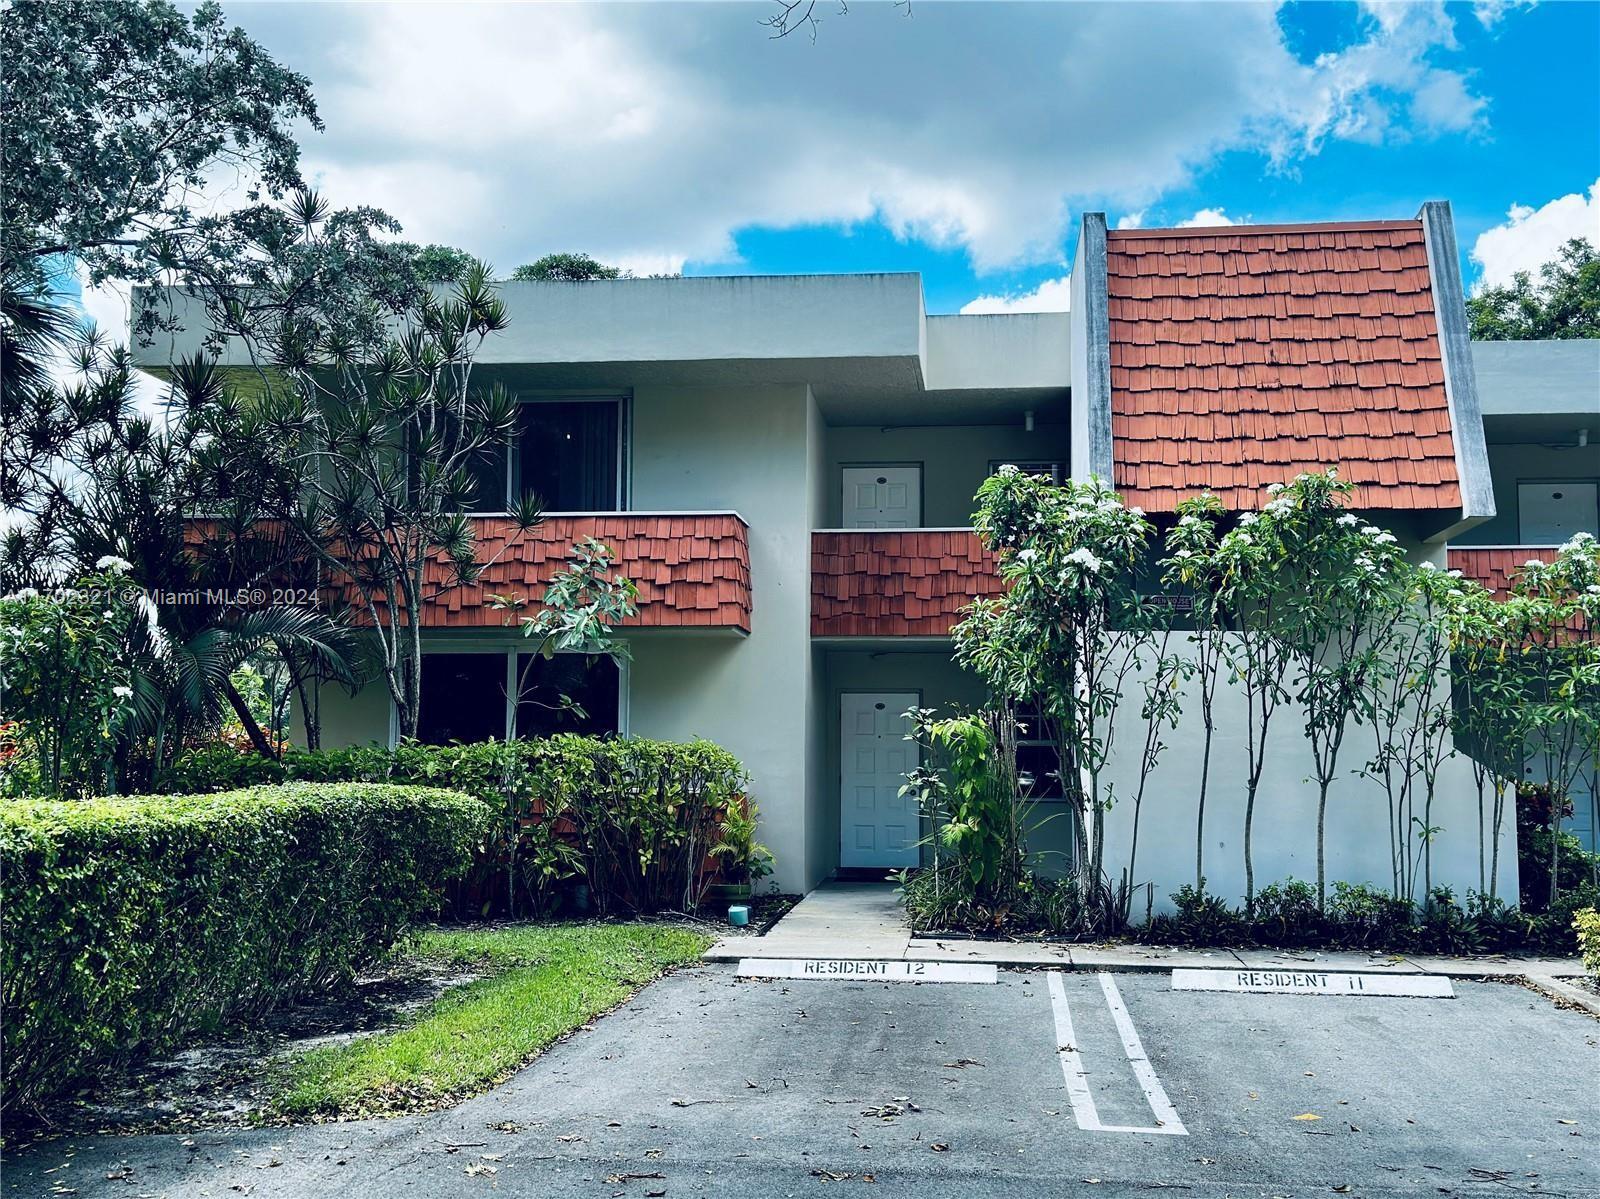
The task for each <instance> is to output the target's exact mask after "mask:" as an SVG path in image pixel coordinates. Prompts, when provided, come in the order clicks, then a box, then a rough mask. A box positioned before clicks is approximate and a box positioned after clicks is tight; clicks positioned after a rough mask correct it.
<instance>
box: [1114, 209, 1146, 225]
mask: <svg viewBox="0 0 1600 1199" xmlns="http://www.w3.org/2000/svg"><path fill="white" fill-rule="evenodd" d="M1143 224H1144V209H1142V208H1141V209H1139V211H1138V212H1125V213H1123V214H1122V215H1121V216H1119V217H1118V218H1117V228H1118V229H1137V228H1139V226H1141V225H1143Z"/></svg>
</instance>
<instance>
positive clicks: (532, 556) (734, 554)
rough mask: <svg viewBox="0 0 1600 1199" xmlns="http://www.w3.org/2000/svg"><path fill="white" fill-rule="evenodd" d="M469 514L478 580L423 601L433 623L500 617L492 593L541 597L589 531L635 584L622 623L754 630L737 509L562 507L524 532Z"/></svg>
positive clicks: (490, 624)
mask: <svg viewBox="0 0 1600 1199" xmlns="http://www.w3.org/2000/svg"><path fill="white" fill-rule="evenodd" d="M474 523H475V524H476V525H477V532H478V560H479V561H480V562H484V563H486V564H487V565H486V566H485V567H484V570H483V574H482V575H481V576H480V577H479V578H478V580H477V581H476V582H474V583H471V584H468V585H467V586H464V587H457V588H455V589H453V590H451V591H449V592H448V593H446V594H445V595H443V596H441V597H440V598H439V599H438V600H435V601H434V602H432V603H430V604H429V606H428V611H427V614H426V616H425V617H424V621H423V623H424V624H425V625H427V626H429V627H433V628H450V629H468V628H497V627H500V626H502V625H505V624H506V623H507V619H506V618H507V613H505V612H500V611H496V610H495V609H494V608H492V607H490V606H489V603H488V597H489V596H491V595H513V596H517V595H520V596H526V597H527V598H528V600H529V601H530V602H531V603H537V602H538V600H539V598H540V597H541V596H542V595H543V593H544V585H545V584H546V583H548V582H549V581H550V578H551V576H552V575H554V574H555V572H556V571H557V570H559V569H560V568H561V565H562V563H563V562H564V561H565V560H566V556H567V551H568V550H569V549H570V548H571V547H572V544H573V542H575V541H578V540H580V539H582V538H584V537H593V538H595V539H596V540H597V541H601V542H604V543H605V544H606V545H607V546H609V547H610V548H611V550H612V552H613V553H614V554H615V555H616V570H617V572H618V573H619V574H622V575H625V576H626V577H628V578H630V579H632V580H633V581H634V583H636V584H637V585H638V588H639V601H638V603H639V613H638V615H637V616H635V617H634V618H633V619H632V620H629V621H627V622H626V624H625V625H624V626H623V627H625V628H661V629H690V628H692V629H708V630H709V629H729V630H733V631H736V632H740V633H748V632H749V631H750V612H751V599H750V545H749V530H748V528H747V526H746V525H745V522H744V518H743V517H741V516H739V514H738V513H736V512H655V513H651V512H606V513H588V512H577V513H572V512H558V513H551V514H548V515H546V517H545V519H544V523H543V524H541V525H539V526H537V527H536V528H533V529H529V530H527V531H526V532H523V533H518V531H517V529H516V526H515V525H514V524H512V522H511V521H509V520H507V519H506V518H504V517H495V516H483V517H475V518H474ZM430 573H431V572H430ZM439 577H440V578H443V577H444V572H443V569H442V567H441V568H440V571H439Z"/></svg>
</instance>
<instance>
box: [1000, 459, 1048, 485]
mask: <svg viewBox="0 0 1600 1199" xmlns="http://www.w3.org/2000/svg"><path fill="white" fill-rule="evenodd" d="M1002 466H1014V467H1016V468H1017V469H1018V470H1020V471H1021V472H1022V473H1023V474H1025V475H1037V476H1038V477H1039V478H1041V479H1049V480H1050V481H1051V482H1052V483H1059V482H1061V480H1062V479H1063V478H1065V477H1066V471H1065V470H1063V469H1062V466H1061V463H1059V462H1042V461H1041V462H1010V461H1007V460H1006V459H1004V458H992V459H990V460H989V473H990V474H991V475H993V474H998V473H999V471H1000V468H1001V467H1002Z"/></svg>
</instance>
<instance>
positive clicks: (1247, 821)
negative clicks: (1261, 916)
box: [1244, 778, 1256, 913]
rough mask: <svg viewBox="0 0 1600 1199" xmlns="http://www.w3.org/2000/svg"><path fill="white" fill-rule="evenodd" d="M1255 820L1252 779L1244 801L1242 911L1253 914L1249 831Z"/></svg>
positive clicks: (1253, 883)
mask: <svg viewBox="0 0 1600 1199" xmlns="http://www.w3.org/2000/svg"><path fill="white" fill-rule="evenodd" d="M1255 818H1256V780H1255V779H1254V778H1252V779H1251V780H1250V782H1249V787H1248V790H1247V791H1246V792H1245V800H1244V910H1245V911H1246V912H1251V913H1254V912H1255V908H1256V870H1255V864H1254V863H1253V862H1252V861H1251V860H1250V831H1251V825H1252V824H1254V823H1255Z"/></svg>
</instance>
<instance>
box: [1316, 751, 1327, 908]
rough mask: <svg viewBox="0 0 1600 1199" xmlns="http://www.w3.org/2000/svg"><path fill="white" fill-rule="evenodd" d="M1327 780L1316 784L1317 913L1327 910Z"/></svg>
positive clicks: (1321, 780)
mask: <svg viewBox="0 0 1600 1199" xmlns="http://www.w3.org/2000/svg"><path fill="white" fill-rule="evenodd" d="M1327 879H1328V780H1327V779H1320V780H1318V784H1317V911H1319V912H1326V911H1327V910H1328V885H1327Z"/></svg>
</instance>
